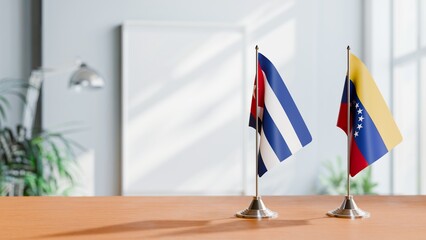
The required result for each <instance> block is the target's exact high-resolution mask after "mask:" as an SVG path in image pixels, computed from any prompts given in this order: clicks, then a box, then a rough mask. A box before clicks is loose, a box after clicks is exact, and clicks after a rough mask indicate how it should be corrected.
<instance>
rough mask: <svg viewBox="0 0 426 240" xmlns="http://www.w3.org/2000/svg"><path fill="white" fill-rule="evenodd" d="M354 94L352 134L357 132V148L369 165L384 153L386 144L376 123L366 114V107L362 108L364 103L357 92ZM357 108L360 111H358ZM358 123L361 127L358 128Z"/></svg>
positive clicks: (386, 150)
mask: <svg viewBox="0 0 426 240" xmlns="http://www.w3.org/2000/svg"><path fill="white" fill-rule="evenodd" d="M354 95H355V97H354V98H353V97H351V98H352V99H355V101H356V103H357V104H358V107H357V108H356V107H352V108H353V109H352V111H354V112H352V114H353V115H352V116H354V118H353V125H352V126H353V133H352V134H354V133H355V132H358V136H357V137H354V138H355V142H356V144H357V145H358V148H359V150H360V152H361V153H362V155H363V156H364V158H365V160H366V161H367V162H368V164H369V165H370V164H372V163H373V162H375V161H376V160H377V159H379V158H381V157H382V156H383V155H385V154H386V153H387V152H388V149H387V148H386V145H385V143H384V142H383V139H382V137H381V135H380V133H379V131H378V130H377V128H376V125H375V124H374V122H373V120H372V119H371V117H370V115H369V114H368V112H367V109H365V108H364V105H362V103H361V101H360V100H359V98H358V96H357V94H356V93H355V94H354ZM354 95H352V96H354ZM358 110H362V111H360V113H358ZM361 119H362V121H361ZM358 124H360V126H362V128H358Z"/></svg>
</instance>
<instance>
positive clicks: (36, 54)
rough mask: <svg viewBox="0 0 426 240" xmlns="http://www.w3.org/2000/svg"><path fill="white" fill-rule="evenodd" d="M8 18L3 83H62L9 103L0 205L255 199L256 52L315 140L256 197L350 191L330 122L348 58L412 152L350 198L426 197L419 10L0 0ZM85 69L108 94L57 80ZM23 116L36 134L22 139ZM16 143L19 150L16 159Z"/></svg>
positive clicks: (0, 50)
mask: <svg viewBox="0 0 426 240" xmlns="http://www.w3.org/2000/svg"><path fill="white" fill-rule="evenodd" d="M0 19H1V20H0V33H1V37H0V56H1V57H0V78H1V79H3V80H4V81H8V82H9V83H7V84H10V82H12V83H11V84H13V81H15V82H17V81H19V82H20V83H23V85H22V86H20V87H18V88H17V89H19V91H22V93H23V96H24V98H25V99H27V100H28V98H29V96H30V94H29V92H28V91H31V89H33V88H34V87H33V86H32V85H31V82H28V79H29V78H30V75H31V72H32V71H33V70H35V69H37V68H39V67H43V68H45V69H46V68H51V69H53V70H52V71H53V72H55V74H46V73H45V72H44V71H42V74H41V77H39V78H40V79H43V81H42V84H41V86H40V97H39V98H38V97H33V98H31V99H30V100H28V101H31V102H28V101H26V102H27V103H26V104H25V101H22V99H20V98H21V97H19V96H20V95H19V94H16V92H19V91H18V90H16V91H15V90H12V91H9V92H12V94H10V96H9V95H8V96H4V99H5V100H2V99H3V95H2V97H1V99H0V101H2V102H7V103H8V104H4V112H5V113H4V115H6V116H7V117H6V118H4V119H2V123H1V127H2V135H4V136H5V137H4V139H5V140H4V141H3V140H1V139H0V140H1V141H3V142H2V144H3V145H2V146H3V147H2V150H1V154H2V169H3V170H2V179H1V182H2V184H3V187H2V189H3V195H22V194H23V195H87V196H95V195H96V196H102V195H252V194H253V193H254V177H255V150H254V144H255V134H254V130H253V129H251V128H249V127H248V119H249V104H250V101H251V94H252V88H253V81H254V76H255V50H254V46H255V45H256V44H258V45H259V47H260V50H259V51H260V52H261V53H263V54H264V55H265V56H267V57H268V58H269V59H270V60H271V61H272V62H273V63H274V65H275V66H276V67H277V69H278V71H279V72H280V73H281V76H282V77H283V79H284V81H285V82H286V84H287V87H288V88H289V90H290V92H291V94H292V96H293V99H294V100H295V102H296V105H297V106H298V108H299V110H300V112H301V114H302V116H303V118H304V119H305V121H306V124H307V126H308V128H309V129H310V131H311V134H312V137H313V141H312V143H310V144H309V145H307V146H306V147H305V148H303V149H302V150H300V151H299V152H298V153H297V154H295V155H294V156H292V157H290V158H289V159H287V160H285V161H284V162H283V163H282V164H280V165H279V166H278V167H276V168H274V169H272V170H270V171H268V172H267V173H266V174H265V175H264V176H263V177H262V178H261V179H260V193H261V194H262V195H312V194H340V193H342V191H344V183H345V176H346V175H345V174H346V173H345V169H346V135H345V134H344V133H343V132H342V131H341V130H340V129H338V128H337V127H336V121H337V114H338V111H339V106H340V99H341V95H342V90H343V84H344V78H345V74H346V47H347V46H348V45H350V46H351V49H352V52H353V53H354V54H356V55H357V56H358V57H359V58H360V59H362V60H363V61H364V62H365V63H366V65H367V67H368V68H369V69H370V71H371V73H372V75H373V77H374V78H375V81H376V83H377V85H378V87H379V89H380V90H381V93H382V95H383V97H384V98H385V100H386V101H387V103H388V106H389V107H390V109H391V111H392V112H393V115H394V118H395V120H396V122H397V124H398V126H399V128H400V130H401V132H402V135H403V138H404V139H403V142H402V143H401V144H399V145H398V146H397V147H396V148H395V149H394V150H393V151H392V152H391V153H390V154H387V155H385V156H384V157H383V158H382V159H380V160H378V161H377V162H376V163H374V164H373V165H372V167H370V168H369V169H368V170H366V171H364V172H363V173H362V174H360V175H358V176H357V177H355V178H354V179H353V181H352V184H353V189H354V193H357V194H409V195H412V194H426V163H425V161H424V159H425V158H426V152H425V149H426V139H425V136H426V128H425V123H426V121H425V120H426V115H425V114H426V109H425V106H426V97H425V93H426V84H425V83H424V82H426V2H425V1H422V0H375V1H367V0H343V1H342V0H298V1H296V0H271V1H260V0H245V1H242V0H232V1H229V0H228V1H225V0H218V1H207V0H202V1H194V0H179V1H171V0H159V1H149V0H73V1H66V0H32V1H31V0H0ZM76 59H82V60H84V61H85V62H87V63H88V64H90V66H91V67H92V68H93V70H95V71H96V73H98V74H99V75H100V76H102V78H103V80H104V83H105V85H104V86H103V87H102V88H101V89H97V90H96V91H85V90H84V89H83V90H82V91H79V92H76V91H74V90H72V89H70V88H69V81H70V80H69V79H70V75H72V71H71V70H69V69H68V68H67V67H64V66H68V65H71V66H72V64H73V63H74V62H75V60H76ZM63 69H67V70H66V71H65V70H63ZM33 73H34V71H33ZM25 83H30V85H29V86H26V85H25ZM7 84H3V87H1V86H0V88H2V89H3V90H0V92H2V93H4V92H6V90H10V87H8V86H9V85H7ZM33 90H34V89H33ZM14 92H15V94H13V93H14ZM37 98H38V101H37ZM25 99H24V100H25ZM34 99H36V100H35V101H33V100H34ZM33 102H35V104H34V103H33ZM29 105H30V106H32V105H35V106H38V107H37V108H36V109H35V108H34V107H33V108H34V109H35V110H34V111H33V112H32V113H33V114H34V115H35V123H34V126H33V127H31V128H32V129H34V132H33V133H32V134H30V135H29V134H20V130H17V129H16V126H18V125H19V124H23V122H24V118H25V116H24V115H25V111H26V110H25V109H26V108H27V107H26V106H29ZM0 106H1V105H0ZM0 108H1V109H3V107H0ZM2 111H3V110H2ZM2 115H3V114H2ZM5 129H10V131H11V132H12V133H11V134H9V133H7V132H8V131H5ZM26 130H27V131H28V129H26ZM10 131H9V132H10ZM6 133H7V134H6ZM46 133H47V134H46ZM8 134H9V135H15V137H14V138H11V137H10V136H9V135H8ZM43 134H44V135H43ZM55 134H56V135H55ZM46 136H53V137H58V136H59V139H56V140H55V139H54V140H51V141H50V140H49V138H47V137H46ZM11 139H12V140H11ZM7 141H10V144H9V145H11V146H12V147H11V149H12V150H13V149H17V148H18V149H21V150H20V151H15V150H13V151H15V152H16V153H14V154H12V155H11V156H12V157H10V156H9V155H7V154H8V151H7V149H8V148H7V147H6V145H7V144H6V143H5V142H7ZM27 145H29V146H33V147H34V149H36V151H37V152H38V153H39V154H38V155H37V154H36V155H34V154H33V152H34V151H32V150H31V151H30V150H28V149H32V148H27V147H26V146H27ZM16 146H19V147H16ZM22 149H24V150H22ZM22 152H25V153H27V155H25V154H24V155H22ZM28 152H31V154H30V153H28ZM17 156H18V157H17ZM8 159H9V160H8ZM10 159H12V160H10ZM74 160H75V161H74ZM11 162H13V164H11ZM23 165H25V166H26V167H22V166H23ZM10 179H13V181H12V182H13V183H16V181H18V183H19V184H18V185H19V187H16V186H13V184H12V185H10V182H11V180H10ZM7 184H9V185H7ZM6 185H7V186H9V187H5V186H6ZM65 185H68V186H67V187H64V186H65ZM65 190H66V191H65ZM14 192H15V193H14ZM16 192H18V193H16Z"/></svg>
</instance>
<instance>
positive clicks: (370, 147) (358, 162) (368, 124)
mask: <svg viewBox="0 0 426 240" xmlns="http://www.w3.org/2000/svg"><path fill="white" fill-rule="evenodd" d="M349 57H350V60H349V61H350V73H349V79H350V103H348V95H347V86H348V85H347V84H348V78H347V77H346V82H345V87H344V90H343V96H342V101H341V105H340V112H339V117H338V119H337V126H338V127H339V128H341V129H342V130H343V131H344V132H345V133H346V134H347V135H348V136H350V148H349V151H350V175H351V176H352V177H353V176H355V175H356V174H357V173H359V172H360V171H361V170H363V169H364V168H366V167H367V166H369V165H370V164H372V163H374V162H375V161H376V160H378V159H379V158H381V157H382V156H383V155H385V154H386V153H387V152H389V151H390V150H391V149H392V148H394V147H395V146H396V145H397V144H399V143H400V142H401V141H402V136H401V133H400V131H399V129H398V126H397V125H396V123H395V121H394V119H393V117H392V114H391V112H390V111H389V109H388V107H387V105H386V102H385V100H384V99H383V97H382V95H381V94H380V91H379V89H378V88H377V86H376V83H375V82H374V80H373V78H372V77H371V75H370V73H369V71H368V69H367V67H366V66H365V65H364V63H363V62H361V60H359V59H358V58H357V57H356V56H355V55H354V54H352V53H351V54H350V56H349ZM348 107H350V118H351V119H350V131H349V133H348V128H347V119H348Z"/></svg>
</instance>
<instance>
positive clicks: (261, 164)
mask: <svg viewBox="0 0 426 240" xmlns="http://www.w3.org/2000/svg"><path fill="white" fill-rule="evenodd" d="M257 167H258V169H257V173H258V174H259V177H261V176H262V175H263V174H265V173H266V171H268V170H267V169H266V166H265V163H264V162H263V159H262V154H260V152H259V160H258V165H257Z"/></svg>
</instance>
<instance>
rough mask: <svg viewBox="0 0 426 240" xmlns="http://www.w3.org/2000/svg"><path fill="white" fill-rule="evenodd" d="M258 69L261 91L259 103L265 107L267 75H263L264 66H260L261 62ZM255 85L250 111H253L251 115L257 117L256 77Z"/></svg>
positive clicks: (259, 92)
mask: <svg viewBox="0 0 426 240" xmlns="http://www.w3.org/2000/svg"><path fill="white" fill-rule="evenodd" d="M257 71H258V74H259V76H258V82H259V91H258V93H257V94H258V98H259V101H258V103H259V107H262V108H263V107H264V105H265V101H264V99H265V98H264V96H265V77H264V75H263V71H262V68H260V64H259V65H258V66H257ZM253 86H255V87H254V88H253V95H252V98H251V109H250V112H251V115H252V116H253V117H254V118H256V117H255V116H256V98H255V96H256V92H255V91H256V79H254V84H253Z"/></svg>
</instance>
